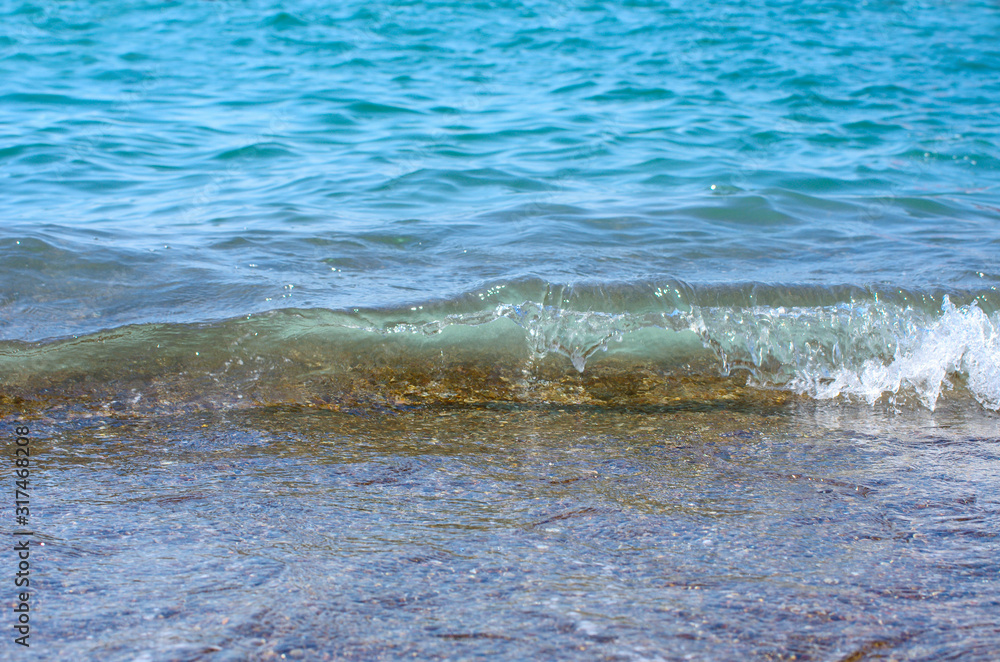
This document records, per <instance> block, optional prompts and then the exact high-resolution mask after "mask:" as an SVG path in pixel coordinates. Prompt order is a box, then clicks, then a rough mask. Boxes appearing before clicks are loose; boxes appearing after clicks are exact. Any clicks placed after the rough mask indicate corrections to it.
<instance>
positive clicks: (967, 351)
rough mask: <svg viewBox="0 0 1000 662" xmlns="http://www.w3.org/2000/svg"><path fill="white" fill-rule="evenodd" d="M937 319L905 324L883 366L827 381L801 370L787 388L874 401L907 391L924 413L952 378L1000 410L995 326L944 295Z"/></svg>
mask: <svg viewBox="0 0 1000 662" xmlns="http://www.w3.org/2000/svg"><path fill="white" fill-rule="evenodd" d="M942 313H943V314H942V315H941V316H940V317H938V318H936V319H935V320H933V321H932V322H931V323H930V324H928V325H926V326H919V325H916V324H912V323H911V324H910V325H909V326H910V329H909V330H908V333H907V334H906V335H904V336H903V337H899V338H897V339H896V340H897V345H896V350H895V353H894V356H893V357H892V359H891V360H890V361H888V362H884V361H881V360H879V359H877V358H868V359H865V360H864V361H863V362H862V363H861V365H860V366H857V367H852V366H850V365H842V366H838V367H836V368H835V369H834V370H832V371H831V372H832V377H826V376H825V375H822V374H821V373H818V372H817V371H814V370H813V371H811V370H808V369H806V370H802V371H800V372H799V373H798V374H797V375H796V377H795V378H794V379H793V380H792V382H791V383H790V385H791V386H792V387H793V388H795V389H797V390H799V391H800V392H804V393H808V394H810V395H812V396H813V397H817V398H822V399H826V398H834V397H837V396H839V395H853V396H858V397H861V398H864V399H865V400H867V401H868V402H871V403H874V402H875V401H876V400H878V399H879V398H881V397H882V396H883V395H886V394H897V393H902V392H904V391H912V392H913V393H914V394H915V395H916V396H917V397H918V398H919V399H920V401H921V402H922V403H923V404H924V405H925V406H926V407H928V408H929V409H934V407H935V405H936V404H937V401H938V399H939V398H940V396H941V393H942V391H943V390H946V389H951V388H952V386H953V384H952V379H953V378H955V377H957V378H959V379H962V380H964V382H965V385H966V387H967V388H968V389H969V391H970V392H971V393H972V395H973V396H974V397H975V398H976V399H977V400H978V401H979V402H980V403H982V405H983V406H984V407H987V408H989V409H994V410H996V409H1000V333H998V328H1000V323H998V318H997V315H994V316H993V317H992V318H991V317H989V316H987V315H986V313H984V312H983V311H982V310H981V309H980V308H979V307H978V306H977V305H975V303H973V304H970V305H968V306H962V307H960V308H959V307H956V306H955V305H954V304H952V303H951V301H950V300H949V299H948V297H945V299H944V303H943V305H942Z"/></svg>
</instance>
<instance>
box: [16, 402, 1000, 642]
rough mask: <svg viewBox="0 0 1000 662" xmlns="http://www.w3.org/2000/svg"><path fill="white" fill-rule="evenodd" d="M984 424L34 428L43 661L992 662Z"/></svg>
mask: <svg viewBox="0 0 1000 662" xmlns="http://www.w3.org/2000/svg"><path fill="white" fill-rule="evenodd" d="M996 426H997V417H996V415H994V414H984V413H976V412H972V413H970V412H969V411H968V410H966V409H961V410H958V411H938V412H935V413H934V414H933V415H932V414H929V413H919V412H916V413H914V412H911V413H905V414H900V413H896V414H893V413H891V412H884V411H874V410H872V409H871V408H869V407H867V406H861V407H860V408H858V407H851V406H846V405H831V404H827V405H815V404H811V403H808V402H803V403H800V404H798V405H795V406H790V407H789V406H786V407H777V408H771V409H768V410H762V409H760V408H758V409H756V410H752V411H747V410H740V409H727V408H725V407H705V408H703V409H702V410H697V409H696V408H693V407H689V408H685V409H684V410H662V411H652V410H648V411H642V412H637V411H627V410H617V409H608V408H596V407H569V408H556V407H534V408H526V407H514V408H509V407H508V408H485V409H482V408H480V409H474V408H473V409H470V408H454V407H439V408H428V409H424V410H420V411H412V412H408V413H402V414H400V413H395V414H383V415H350V414H343V413H336V412H329V411H315V410H303V409H299V408H264V409H254V410H252V411H246V412H231V413H228V414H220V413H198V414H192V415H179V416H170V417H162V418H130V417H118V418H116V417H94V418H76V419H69V420H61V421H49V422H46V423H42V424H39V425H37V426H36V428H35V430H36V431H37V433H38V434H39V435H40V436H41V435H43V436H44V437H45V438H44V442H43V443H39V442H36V446H37V453H38V455H39V456H40V457H41V458H43V459H40V460H39V462H40V466H43V467H44V470H43V473H42V477H41V478H40V487H39V488H38V489H39V492H40V494H41V495H42V496H41V497H40V501H39V504H38V505H39V508H40V511H41V513H42V516H41V520H40V522H39V525H40V527H39V528H40V529H41V530H42V531H44V532H45V533H44V536H42V537H43V539H44V541H45V546H44V548H42V549H43V551H42V552H40V554H39V558H40V560H39V561H38V564H39V565H40V567H41V568H42V572H43V573H44V574H43V577H44V579H43V581H42V583H41V584H40V586H39V588H38V589H37V590H38V594H39V595H41V596H42V602H41V604H40V606H39V618H41V619H43V622H44V623H45V625H44V629H42V630H41V633H40V634H39V635H38V636H39V638H42V639H43V640H44V644H43V645H42V646H40V649H41V650H43V651H45V652H46V653H47V657H46V658H45V659H69V658H74V657H80V658H84V659H105V660H133V659H139V660H194V659H204V660H228V659H233V660H236V659H275V656H281V655H285V656H286V657H290V658H296V657H299V658H302V659H401V658H403V657H407V658H409V657H414V656H415V657H417V658H420V659H481V658H483V657H486V656H501V657H504V658H506V659H538V658H541V657H544V658H546V659H621V660H632V659H635V660H638V659H648V660H656V659H664V660H680V659H724V658H734V657H744V658H748V659H791V657H792V656H796V659H823V660H847V659H850V660H861V659H874V658H878V659H881V658H889V659H906V660H932V659H933V660H938V659H963V660H967V659H968V660H972V659H981V660H987V659H991V657H992V656H993V654H994V653H995V650H996V647H997V645H1000V627H998V626H997V624H996V619H995V618H994V615H995V613H996V611H997V608H998V606H1000V601H998V598H997V595H998V594H1000V593H998V592H1000V584H998V577H1000V575H998V570H1000V566H998V561H997V560H998V559H1000V539H998V536H1000V532H998V524H1000V501H998V499H997V497H996V494H997V493H998V488H1000V473H998V471H997V467H998V466H1000V464H998V459H1000V457H998V448H1000V447H998V445H997V444H998V441H997V437H996V429H997V427H996Z"/></svg>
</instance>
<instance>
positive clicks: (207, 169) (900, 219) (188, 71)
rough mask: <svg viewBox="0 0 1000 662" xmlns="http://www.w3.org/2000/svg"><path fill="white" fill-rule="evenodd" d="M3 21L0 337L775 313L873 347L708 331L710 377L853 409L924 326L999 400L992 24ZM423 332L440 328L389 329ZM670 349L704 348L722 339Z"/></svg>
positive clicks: (182, 16)
mask: <svg viewBox="0 0 1000 662" xmlns="http://www.w3.org/2000/svg"><path fill="white" fill-rule="evenodd" d="M0 15H2V17H3V24H4V25H5V28H4V32H3V41H2V43H0V48H2V50H0V58H2V59H0V76H2V79H3V81H4V85H3V94H2V96H0V113H2V115H0V127H2V128H0V132H2V133H0V136H2V138H0V140H2V148H0V158H2V172H0V178H2V179H0V185H2V191H3V195H2V197H0V205H2V208H0V214H2V216H3V219H4V220H3V224H2V227H0V301H2V303H3V306H2V309H0V332H2V337H3V338H4V339H5V340H9V341H12V340H20V341H29V342H37V341H42V340H54V339H58V338H65V337H67V336H81V335H86V334H93V333H96V332H100V331H103V330H108V329H116V328H119V327H123V326H124V325H132V324H152V323H164V322H166V323H178V324H199V323H216V322H221V321H223V320H226V319H231V318H235V317H241V316H246V315H251V314H259V313H262V312H265V311H270V310H276V309H288V308H295V309H309V310H329V311H332V312H334V313H352V312H353V311H355V310H357V311H372V310H375V311H383V312H385V311H388V314H389V317H391V318H392V321H393V322H394V324H398V323H402V324H411V323H414V324H417V325H421V324H424V323H426V322H432V323H435V324H439V325H440V324H448V323H450V322H451V319H452V318H450V317H448V315H449V314H451V309H455V310H456V311H458V312H459V313H461V314H463V315H466V317H463V318H462V319H461V320H459V322H463V323H464V322H465V321H466V320H467V316H468V315H471V316H472V317H473V318H474V319H476V320H481V319H482V318H483V317H484V316H485V317H490V316H491V315H492V316H500V317H503V316H505V315H506V312H505V311H506V309H502V308H501V307H502V306H503V305H506V304H522V303H526V304H528V305H534V306H536V307H541V308H546V309H550V310H552V309H554V310H555V311H556V314H557V315H558V311H559V310H561V309H563V308H566V309H568V310H571V311H582V312H593V313H599V314H604V315H608V316H619V317H621V316H625V317H629V316H639V317H642V316H643V315H645V314H646V313H648V312H649V311H650V310H655V312H658V313H659V312H662V313H665V314H667V315H673V314H674V313H675V312H677V313H679V314H688V313H690V311H691V310H692V309H695V310H703V309H711V312H710V313H707V314H709V315H711V316H714V317H719V316H721V317H726V316H728V315H735V316H736V317H739V318H747V317H757V318H761V317H765V318H770V319H775V320H777V324H779V325H784V324H785V323H786V322H787V323H788V324H791V325H792V326H794V325H795V319H797V317H796V315H797V312H796V311H800V310H801V311H803V314H805V315H807V316H813V317H817V316H818V317H823V316H827V317H828V316H829V315H830V314H831V313H830V312H829V311H832V310H837V309H838V307H839V309H845V308H846V309H849V310H848V311H847V313H846V314H847V315H848V316H851V317H866V316H869V313H868V310H869V308H870V307H871V306H875V307H877V308H879V310H880V313H879V315H880V318H881V319H882V322H881V324H876V325H875V326H876V327H877V328H875V329H874V330H873V331H872V333H873V334H874V335H875V336H877V337H879V338H880V342H881V340H884V341H885V342H884V343H883V345H884V347H883V349H882V350H880V351H873V350H872V349H870V348H868V349H855V350H852V351H854V352H855V353H853V354H851V353H841V355H840V357H841V358H831V359H829V360H826V359H824V361H822V362H821V363H822V365H820V366H810V367H809V368H808V369H805V368H801V366H802V365H804V364H806V363H808V362H809V360H810V359H809V357H808V356H807V355H806V354H805V353H804V352H805V350H804V349H802V346H803V345H804V344H807V343H809V342H818V343H820V344H822V345H823V350H822V351H823V353H825V354H829V355H830V356H831V357H832V356H833V355H834V354H836V350H835V348H834V344H833V342H831V341H830V340H829V339H828V338H823V337H817V338H813V337H811V336H810V334H809V333H808V332H804V335H803V334H799V336H797V337H796V342H797V343H798V345H797V346H796V348H795V349H794V350H793V352H792V354H793V355H790V356H781V357H779V358H777V359H776V360H778V361H779V363H780V364H781V367H780V369H763V368H762V364H761V360H760V359H761V357H762V356H766V355H767V354H769V353H770V354H781V351H780V348H777V347H774V346H772V340H771V339H770V338H769V337H768V335H767V334H768V332H767V329H766V328H763V327H761V326H760V323H759V322H748V321H747V320H746V319H743V321H740V322H739V324H740V333H741V334H742V335H745V336H748V337H749V340H748V341H747V342H749V344H750V345H753V346H761V347H758V349H756V350H753V349H752V350H750V351H749V352H742V351H739V352H737V354H739V356H737V357H736V358H737V360H739V361H742V362H743V363H750V364H754V365H755V366H756V368H759V369H760V370H759V372H760V378H761V380H762V381H763V382H765V383H777V384H787V383H789V380H792V381H795V382H796V383H801V384H808V383H811V382H815V381H816V380H817V379H835V378H836V375H840V374H843V375H847V377H845V379H847V381H851V380H854V381H858V380H860V381H864V376H863V375H862V373H863V370H864V369H863V366H864V365H865V362H866V361H875V362H878V363H890V362H892V361H893V360H895V359H898V358H899V357H896V356H895V352H896V349H897V347H903V350H902V351H903V353H904V356H903V357H902V358H903V359H904V362H905V360H907V359H906V356H908V354H907V352H910V353H912V352H918V353H919V351H920V350H919V349H918V348H916V346H915V345H919V344H920V341H919V340H914V339H915V338H917V337H918V336H920V334H922V333H924V332H925V331H926V330H927V329H933V328H935V326H936V325H938V326H940V320H941V318H942V316H945V315H947V313H946V312H945V311H946V310H947V304H945V301H944V298H945V296H946V295H947V296H948V297H949V300H950V302H951V303H952V304H954V305H955V306H957V307H958V310H959V315H960V316H963V318H968V319H975V320H978V321H975V322H973V323H972V326H974V327H975V329H974V333H975V334H980V333H981V334H984V336H985V340H984V341H983V343H985V344H983V343H979V344H978V345H977V342H978V341H975V340H973V341H970V342H972V346H967V343H966V344H962V343H963V342H964V341H957V342H959V344H958V345H956V346H955V347H953V348H952V351H951V354H955V355H956V356H957V358H955V359H954V360H951V359H949V360H948V361H946V362H945V363H944V364H943V365H941V366H936V367H935V369H937V371H938V372H942V374H944V373H957V374H959V375H962V376H968V375H969V372H970V370H972V371H975V370H977V369H980V371H982V370H985V376H982V375H980V376H979V377H975V376H973V378H972V379H973V381H976V382H977V383H978V384H979V386H978V387H976V388H974V389H973V391H974V395H975V397H976V398H977V399H979V400H980V401H981V402H983V403H984V404H986V405H987V406H990V407H996V406H997V404H998V403H1000V395H998V390H1000V377H998V376H997V375H998V367H997V365H998V364H997V361H996V358H995V357H996V353H997V345H996V339H995V338H996V328H997V326H998V324H997V320H998V318H997V309H998V306H1000V295H998V294H997V283H998V281H1000V268H998V260H997V258H998V256H1000V250H998V249H1000V230H998V224H997V221H998V219H1000V204H998V200H997V186H998V182H1000V160H998V159H1000V152H998V142H997V126H1000V105H998V104H997V103H995V101H996V99H998V98H1000V76H998V73H1000V47H998V45H997V41H996V38H995V35H996V34H997V33H998V32H1000V15H998V12H997V11H996V7H995V5H993V4H991V3H962V4H957V5H947V6H945V5H938V4H933V3H918V2H902V3H888V4H883V3H870V4H861V5H858V4H856V3H851V4H847V3H819V4H816V5H815V6H812V5H810V6H808V7H806V6H803V7H800V6H798V5H797V4H794V3H778V2H774V3H760V4H759V5H750V6H748V5H746V4H744V3H727V4H715V5H705V6H687V5H684V4H680V3H673V4H671V3H657V2H650V3H642V2H631V3H591V4H583V5H576V4H572V3H545V2H542V3H528V4H522V3H485V4H483V3H457V2H439V3H425V2H420V3H402V2H400V3H375V4H370V3H356V4H354V3H342V4H338V5H336V6H333V7H331V6H329V5H328V4H326V3H308V2H303V3H299V4H296V5H294V6H286V5H283V4H270V3H237V2H197V3H195V2H185V3H129V4H127V5H119V4H115V3H102V4H101V5H100V6H92V5H90V4H88V3H59V4H47V5H46V4H43V5H35V4H30V3H4V5H3V8H2V10H0ZM608 289H610V290H611V293H610V294H608V293H607V292H606V291H605V290H608ZM553 290H555V291H558V292H560V293H563V294H565V296H564V297H562V298H561V299H559V300H557V301H552V300H551V299H552V297H549V298H546V297H547V296H548V295H547V292H549V291H553ZM662 291H667V292H668V293H670V295H671V296H670V297H668V299H667V300H664V299H663V296H662V294H661V295H657V292H662ZM594 292H596V293H597V295H598V296H596V298H595V296H591V295H592V294H593V293H594ZM761 292H763V293H764V294H763V295H761V294H760V293H761ZM887 299H888V300H889V301H890V304H889V305H887V306H886V305H884V304H882V303H880V302H884V301H885V300H887ZM470 300H472V302H473V303H477V304H478V305H477V306H470V305H469V301H470ZM914 300H916V301H917V302H918V303H917V305H916V308H917V311H916V313H914V312H913V311H912V310H911V309H910V308H911V301H914ZM431 303H435V304H441V305H439V306H438V307H439V308H441V309H445V308H447V309H449V310H448V312H442V314H441V315H440V316H439V317H438V318H436V319H432V320H428V319H426V315H417V314H414V315H411V312H414V311H419V310H420V308H419V307H420V306H427V305H429V304H431ZM970 306H971V307H970ZM977 308H978V310H977ZM824 311H826V312H824ZM980 313H985V316H984V317H983V316H980ZM838 314H839V313H838ZM630 324H631V326H630V325H626V328H633V327H634V326H636V325H638V326H648V325H649V324H650V322H649V321H648V320H645V321H643V320H640V321H638V322H635V323H632V322H630ZM748 324H755V325H756V326H754V328H752V329H751V328H748V326H747V325H748ZM359 325H360V326H371V327H372V328H375V329H376V330H384V327H383V326H381V325H380V324H378V323H376V324H374V325H372V324H367V323H366V322H365V321H364V320H361V321H355V322H353V323H350V324H348V326H359ZM612 326H613V325H612ZM660 326H664V325H660ZM665 326H667V327H669V328H670V330H671V331H676V329H674V328H673V327H671V326H670V325H669V324H667V325H665ZM674 326H676V325H674ZM682 326H683V325H682ZM693 326H694V327H696V328H695V333H697V334H700V335H701V336H702V338H701V339H702V341H704V342H705V343H706V344H707V345H708V346H715V345H717V344H719V343H721V344H723V345H724V344H726V337H727V336H728V335H731V330H730V329H725V330H721V331H715V332H712V331H710V332H708V333H702V332H701V330H700V327H698V324H697V323H693ZM911 326H915V327H916V328H914V329H909V330H907V327H911ZM945 327H947V329H946V330H947V331H948V333H949V334H951V335H955V334H956V333H957V334H958V335H962V334H963V333H965V330H966V327H964V326H961V325H959V327H960V328H952V327H951V326H949V325H948V324H947V323H945ZM970 328H971V327H970ZM619 330H620V329H619ZM542 332H543V333H544V334H549V335H551V333H552V332H551V330H550V329H549V328H546V329H544V330H543V331H542ZM953 332H954V333H953ZM610 333H611V335H614V334H616V333H618V330H612V331H611V332H610ZM831 333H833V334H834V335H835V334H836V333H838V331H837V330H836V329H835V330H833V331H832V332H831ZM849 333H850V332H849ZM570 335H573V333H570ZM827 335H829V334H827ZM819 336H823V332H821V333H820V334H819ZM991 338H992V340H991ZM573 343H574V340H573V338H570V339H568V340H566V339H564V341H560V342H559V343H557V344H559V345H561V346H562V347H563V349H564V350H565V351H563V352H562V353H564V354H565V355H566V356H567V357H568V358H570V359H572V358H573V355H574V353H575V354H577V355H579V356H583V355H585V354H586V353H587V352H588V351H590V349H591V345H592V344H587V343H586V342H584V343H578V344H573ZM741 344H746V343H745V342H744V343H741ZM858 344H862V345H864V344H865V341H864V339H862V341H861V342H860V343H859V341H858V338H856V337H855V338H849V339H847V341H846V343H845V342H843V341H841V342H840V343H839V345H838V347H839V348H840V349H843V348H844V347H845V345H858ZM911 346H913V347H911ZM541 349H542V350H545V347H542V348H541ZM284 352H285V350H284V349H283V348H279V349H277V350H275V353H277V354H281V353H284ZM785 353H786V354H787V352H785ZM925 353H926V352H925ZM931 353H935V354H936V352H934V351H932V352H931ZM729 354H732V352H731V351H730V352H729ZM727 357H728V355H727V356H723V355H722V353H719V362H718V365H717V366H715V367H714V368H713V369H717V368H719V367H721V368H723V369H725V367H726V365H727ZM963 357H973V358H971V359H969V360H968V361H966V363H976V364H977V366H979V368H970V367H969V366H968V365H965V366H963V360H965V359H964V358H963ZM984 357H985V358H984ZM576 363H577V364H578V367H579V361H576ZM897 363H898V361H897ZM899 365H902V364H899ZM984 366H985V367H984ZM918 372H919V370H916V369H915V368H913V369H909V371H907V370H906V369H903V370H902V373H903V374H902V376H901V377H900V379H888V380H883V381H880V382H878V383H871V384H868V383H866V385H865V386H855V387H849V386H848V385H847V382H844V384H845V386H844V387H843V388H837V389H833V390H832V391H830V393H834V394H839V393H841V392H844V393H852V394H854V395H858V396H861V397H864V398H868V399H871V398H872V397H878V396H879V395H880V394H882V393H886V394H892V393H897V392H911V393H916V395H917V398H918V399H922V400H925V401H928V402H932V403H933V401H934V400H935V398H934V397H933V396H934V393H933V392H934V390H935V386H934V385H928V386H927V387H926V388H924V387H920V386H918V387H916V388H914V387H912V386H907V384H908V380H909V381H919V380H920V379H921V378H920V376H919V375H918V374H917V373H918ZM848 373H849V374H848ZM796 380H797V381H796ZM869 381H870V380H869ZM852 383H853V382H852ZM937 383H939V384H940V383H943V381H942V380H941V379H938V380H937ZM802 389H804V390H805V391H807V392H809V393H811V394H813V395H817V394H820V395H821V394H822V393H821V389H818V388H815V387H813V386H803V387H802ZM802 389H800V390H802ZM928 389H929V390H928Z"/></svg>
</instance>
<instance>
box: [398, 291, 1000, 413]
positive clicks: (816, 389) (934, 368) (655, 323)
mask: <svg viewBox="0 0 1000 662" xmlns="http://www.w3.org/2000/svg"><path fill="white" fill-rule="evenodd" d="M997 317H998V316H997V315H994V316H993V317H990V316H989V315H987V314H986V313H985V312H984V311H983V310H982V309H981V308H979V306H978V305H977V304H976V303H975V302H972V303H970V304H968V305H964V306H961V307H957V306H955V305H954V304H953V303H952V302H951V300H950V298H949V297H948V296H947V295H945V296H944V297H943V300H942V304H941V309H940V313H939V314H937V313H932V312H928V311H926V310H920V309H915V308H912V307H901V306H898V305H895V304H887V303H880V302H878V301H877V300H876V301H868V302H841V303H837V304H833V305H828V306H812V307H809V306H802V307H781V306H777V307H772V306H749V307H740V306H717V307H711V306H697V305H692V306H690V307H689V308H688V309H686V310H681V309H677V308H674V309H672V310H669V311H661V312H659V313H656V314H652V313H646V314H636V313H609V312H601V311H592V310H591V311H578V310H570V309H567V308H563V307H559V306H553V305H546V304H545V303H543V302H532V301H524V302H522V303H520V304H506V303H504V304H499V305H497V306H496V307H495V308H493V309H492V310H486V311H479V312H477V313H475V314H471V315H450V316H448V317H447V318H446V319H441V320H434V321H432V322H428V323H424V324H403V325H396V326H394V327H392V328H391V329H387V330H385V331H383V332H386V331H387V332H392V333H398V332H410V333H424V334H436V333H440V332H441V331H442V330H443V329H444V328H446V327H448V326H453V325H461V326H479V325H483V324H488V323H490V322H494V321H496V320H499V319H508V320H510V321H513V322H514V323H515V324H517V325H518V326H519V327H521V328H522V329H524V331H525V334H526V342H527V344H528V347H529V349H530V352H531V355H532V357H533V358H534V359H541V358H543V357H545V356H547V355H549V354H555V355H562V356H565V357H567V358H568V359H569V360H570V362H571V363H572V365H573V367H574V368H575V369H576V370H577V371H578V372H579V373H583V372H584V370H585V369H586V366H587V362H588V361H589V360H590V359H591V358H592V357H593V356H594V355H595V354H596V353H598V352H604V351H607V350H608V348H609V345H610V343H612V342H615V341H618V342H621V341H622V340H623V339H624V337H625V336H626V335H628V334H631V333H633V332H636V331H638V330H641V329H649V328H655V329H661V330H665V331H670V332H675V333H683V332H689V333H694V334H695V335H697V336H698V337H699V338H700V339H701V341H702V344H703V345H704V346H705V347H706V348H708V349H710V350H711V351H712V352H713V353H714V354H715V355H716V356H717V357H718V359H719V361H720V369H721V371H722V373H723V374H729V373H731V372H732V371H733V370H736V369H745V370H747V371H749V372H750V373H751V375H752V378H753V380H754V381H755V382H756V383H758V384H759V385H761V386H770V387H783V388H789V389H792V390H794V391H796V392H799V393H803V394H806V395H809V396H811V397H814V398H818V399H831V398H836V397H838V396H849V397H859V398H862V399H864V400H866V401H868V402H869V403H875V402H876V401H877V400H879V399H880V398H882V397H883V396H885V395H890V396H896V395H899V394H903V393H912V394H914V395H916V397H917V398H918V399H919V401H920V402H921V403H922V404H923V405H924V406H926V407H927V408H928V409H931V410H933V409H934V408H935V406H936V404H937V402H938V400H939V398H940V397H941V394H942V392H943V391H947V390H951V389H952V388H953V387H954V381H955V380H956V379H958V380H960V381H962V382H963V383H964V385H965V386H966V388H967V389H968V390H969V391H970V392H971V393H972V395H973V396H974V397H975V398H976V399H977V400H978V401H979V402H980V403H981V404H982V405H983V406H984V407H987V408H989V409H993V410H997V409H1000V333H998V329H1000V323H998V320H997Z"/></svg>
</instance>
